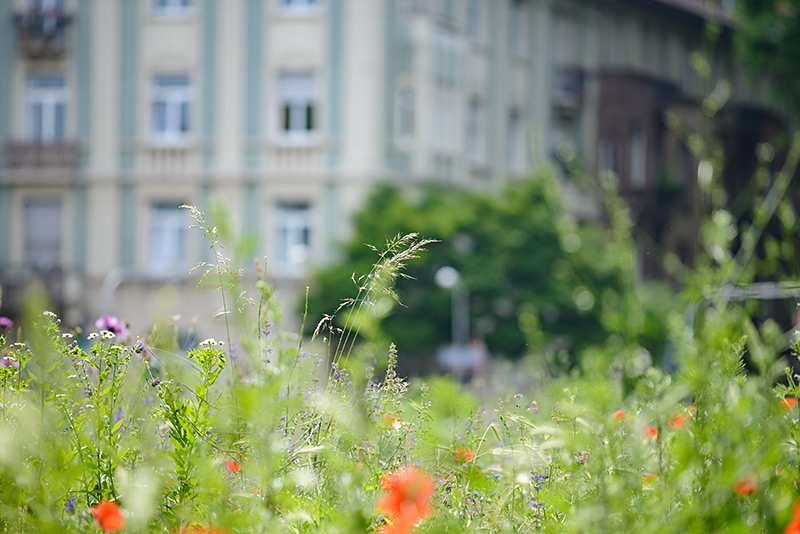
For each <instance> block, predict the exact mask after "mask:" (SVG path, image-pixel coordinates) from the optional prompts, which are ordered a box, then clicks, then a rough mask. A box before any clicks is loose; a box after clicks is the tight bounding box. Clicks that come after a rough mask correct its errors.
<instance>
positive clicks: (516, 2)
mask: <svg viewBox="0 0 800 534" xmlns="http://www.w3.org/2000/svg"><path fill="white" fill-rule="evenodd" d="M508 16H509V18H508V49H509V52H510V53H511V55H512V56H514V57H518V58H524V57H526V56H527V55H528V21H527V19H526V17H527V9H525V2H524V0H511V10H510V11H509V15H508Z"/></svg>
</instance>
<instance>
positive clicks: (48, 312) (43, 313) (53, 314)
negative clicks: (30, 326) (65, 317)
mask: <svg viewBox="0 0 800 534" xmlns="http://www.w3.org/2000/svg"><path fill="white" fill-rule="evenodd" d="M42 315H46V316H47V317H52V318H53V319H55V318H56V314H55V313H53V312H51V311H43V312H42Z"/></svg>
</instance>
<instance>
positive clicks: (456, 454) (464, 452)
mask: <svg viewBox="0 0 800 534" xmlns="http://www.w3.org/2000/svg"><path fill="white" fill-rule="evenodd" d="M453 458H455V460H456V461H457V462H461V463H467V462H469V461H470V460H472V459H473V458H475V453H474V452H472V449H470V448H469V447H459V448H457V449H456V450H454V451H453Z"/></svg>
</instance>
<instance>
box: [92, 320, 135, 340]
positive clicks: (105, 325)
mask: <svg viewBox="0 0 800 534" xmlns="http://www.w3.org/2000/svg"><path fill="white" fill-rule="evenodd" d="M94 325H95V326H96V327H97V329H98V330H108V331H109V332H111V333H112V334H114V335H116V336H119V337H125V336H127V335H128V329H127V328H126V327H125V323H123V322H122V321H120V320H119V319H117V318H116V317H114V316H113V315H101V316H100V318H99V319H97V321H95V323H94Z"/></svg>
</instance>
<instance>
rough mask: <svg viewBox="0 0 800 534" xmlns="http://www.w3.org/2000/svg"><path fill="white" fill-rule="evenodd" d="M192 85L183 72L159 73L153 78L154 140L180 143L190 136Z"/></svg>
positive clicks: (164, 142) (165, 142)
mask: <svg viewBox="0 0 800 534" xmlns="http://www.w3.org/2000/svg"><path fill="white" fill-rule="evenodd" d="M190 102H191V87H190V86H189V77H188V76H186V75H183V74H169V75H157V76H156V77H155V78H154V79H153V140H154V141H156V142H158V143H162V144H180V143H182V142H185V141H186V140H187V139H188V137H189V126H190V120H189V116H190V111H191V107H190Z"/></svg>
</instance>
